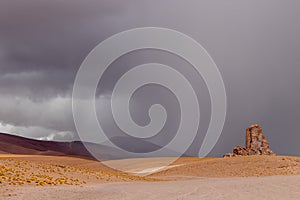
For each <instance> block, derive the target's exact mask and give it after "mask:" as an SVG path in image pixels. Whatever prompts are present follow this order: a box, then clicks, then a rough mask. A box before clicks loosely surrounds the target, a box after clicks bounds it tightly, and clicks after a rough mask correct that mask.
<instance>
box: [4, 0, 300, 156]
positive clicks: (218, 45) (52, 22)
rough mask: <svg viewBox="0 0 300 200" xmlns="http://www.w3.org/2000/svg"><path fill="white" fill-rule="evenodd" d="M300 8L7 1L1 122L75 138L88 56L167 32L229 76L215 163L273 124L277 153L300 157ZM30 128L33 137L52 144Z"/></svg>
mask: <svg viewBox="0 0 300 200" xmlns="http://www.w3.org/2000/svg"><path fill="white" fill-rule="evenodd" d="M299 8H300V2H299V1H292V0H289V1H279V0H278V1H277V0H275V1H274V0H267V1H258V0H257V1H250V0H249V1H238V0H229V1H215V0H213V1H174V0H165V1H159V0H157V1H129V0H126V1H109V0H101V1H96V0H95V1H83V0H82V1H80V0H75V1H74V0H73V1H71V0H66V1H40V0H27V1H21V0H19V1H9V0H3V1H1V2H0V93H1V96H0V101H1V104H0V121H2V122H3V123H6V124H11V125H15V126H17V127H26V126H28V127H41V128H44V129H47V130H51V131H45V137H46V136H49V135H50V136H51V133H52V130H54V131H57V132H62V131H66V132H67V131H71V132H75V130H74V124H73V122H72V115H71V99H70V95H71V92H72V84H73V81H74V77H75V74H76V71H77V69H78V68H79V66H80V64H81V62H82V61H83V59H84V58H85V56H86V55H87V53H88V52H89V51H90V50H92V49H93V48H94V47H95V46H96V45H97V44H98V43H99V42H101V41H103V40H104V39H105V38H107V37H109V36H111V35H112V34H115V33H118V32H120V31H123V30H126V29H130V28H134V27H142V26H159V27H166V28H172V29H175V30H178V31H181V32H183V33H186V34H188V35H189V36H191V37H193V38H194V39H196V40H197V41H198V42H199V43H200V44H202V45H203V46H204V47H205V48H206V49H207V50H208V52H209V53H210V55H211V56H212V57H213V59H214V61H215V62H216V64H217V65H218V67H219V69H220V71H221V73H222V76H223V79H224V82H225V86H226V90H227V97H228V114H227V121H226V123H225V127H224V131H223V133H222V136H221V138H220V140H219V142H218V144H217V145H216V147H215V148H214V150H213V151H212V154H211V155H222V154H223V153H225V152H228V151H231V148H232V147H233V146H235V145H237V144H242V143H243V140H244V129H245V128H246V127H247V126H248V125H250V124H251V123H260V124H261V125H262V126H263V128H264V130H265V133H266V135H267V138H268V140H269V141H270V143H271V145H272V148H273V149H274V151H275V152H278V153H282V154H293V155H299V154H300V149H299V145H298V141H299V139H300V135H299V133H298V124H299V122H298V121H299V117H298V115H299V113H300V106H299V102H300V95H299V92H298V90H299V89H298V87H299V86H298V85H299V83H300V82H299V78H298V77H299V74H300V67H299V65H300V56H299V55H300V40H299V35H300V23H299V17H300V14H299V13H300V12H299ZM150 58H152V57H150ZM150 58H149V57H145V58H143V57H142V56H140V57H139V58H136V59H139V60H145V61H147V62H148V61H149V60H151V59H150ZM131 59H133V58H131ZM165 59H166V58H165ZM163 60H164V59H161V61H163ZM124 62H125V61H124ZM128 62H129V64H130V59H129V60H128ZM170 62H171V61H170ZM120 65H122V64H120ZM199 88H203V85H201V86H200V85H199ZM203 96H205V95H203ZM204 101H205V102H204V103H207V102H206V100H204ZM201 112H202V111H201ZM205 112H206V111H205V109H204V113H205ZM205 114H206V113H205ZM41 116H43V117H41ZM36 119H38V120H36ZM204 126H205V125H204ZM19 130H22V131H24V130H23V129H19ZM30 130H32V131H29V132H26V134H25V135H27V136H30V135H34V136H35V137H42V135H37V134H36V133H33V132H36V131H34V128H31V129H30ZM24 132H25V131H24ZM41 132H42V131H41ZM46 132H47V134H46ZM62 135H65V134H62ZM49 138H51V137H49ZM200 139H201V138H199V139H198V140H196V141H195V144H194V146H193V147H192V148H191V149H190V152H192V153H193V152H195V151H197V149H198V148H199V146H200V142H201V141H200Z"/></svg>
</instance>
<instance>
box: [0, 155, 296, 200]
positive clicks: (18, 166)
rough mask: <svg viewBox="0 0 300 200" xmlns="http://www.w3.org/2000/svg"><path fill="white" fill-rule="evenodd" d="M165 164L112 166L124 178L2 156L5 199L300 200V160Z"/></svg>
mask: <svg viewBox="0 0 300 200" xmlns="http://www.w3.org/2000/svg"><path fill="white" fill-rule="evenodd" d="M164 159H168V158H148V159H127V160H116V161H111V162H116V163H117V164H118V165H119V168H122V167H123V168H124V169H125V168H126V170H127V171H131V172H132V173H122V172H119V171H115V170H112V169H110V168H108V167H106V166H105V165H103V164H101V163H100V162H98V161H93V160H86V159H82V158H74V157H67V156H41V155H12V154H1V155H0V199H33V200H34V199H128V200H129V199H130V200H131V199H137V200H138V199H155V200H157V199H170V200H171V199H243V200H245V199H254V198H256V199H299V198H300V158H299V157H287V156H245V157H234V158H204V159H201V158H180V159H178V160H177V161H176V162H174V163H173V164H172V165H170V166H169V167H167V168H165V169H160V168H159V167H160V166H161V163H162V161H163V160H164ZM140 161H142V162H140ZM158 169H160V170H158ZM155 170H158V171H157V172H155V173H153V174H151V175H148V176H143V175H144V173H145V172H147V171H155Z"/></svg>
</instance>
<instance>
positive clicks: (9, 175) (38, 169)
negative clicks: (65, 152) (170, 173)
mask: <svg viewBox="0 0 300 200" xmlns="http://www.w3.org/2000/svg"><path fill="white" fill-rule="evenodd" d="M27 158H28V160H26V157H21V158H8V157H2V158H0V184H1V185H12V186H23V185H36V186H54V185H82V184H87V183H93V182H115V181H143V180H154V179H151V178H145V177H139V176H134V175H130V174H126V173H122V172H119V171H115V170H110V169H108V168H104V167H99V168H98V169H97V167H95V166H94V168H85V167H84V164H82V165H83V167H74V166H71V165H65V164H58V163H56V162H54V161H53V160H54V159H53V157H52V159H53V160H51V157H49V158H50V160H51V161H50V162H45V161H42V162H41V161H38V160H39V159H38V158H39V157H38V156H37V157H35V160H33V159H32V157H30V156H29V157H27ZM43 158H47V157H46V156H45V157H43ZM64 159H65V160H70V159H71V160H73V159H74V158H68V157H65V158H64ZM40 160H43V159H40ZM58 160H59V159H58ZM74 160H76V159H74ZM81 161H82V162H84V161H85V160H83V159H82V160H81ZM69 162H70V161H69ZM86 162H88V161H86ZM92 162H95V165H97V162H96V161H92ZM98 166H99V165H98Z"/></svg>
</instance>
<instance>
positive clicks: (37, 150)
mask: <svg viewBox="0 0 300 200" xmlns="http://www.w3.org/2000/svg"><path fill="white" fill-rule="evenodd" d="M111 141H112V142H114V143H115V144H117V146H119V147H122V148H125V149H128V150H130V151H132V152H137V153H139V152H151V151H153V150H154V151H155V150H157V149H160V147H159V146H158V145H155V144H153V143H151V142H146V141H143V142H141V141H138V140H129V139H128V138H126V137H115V138H111ZM87 149H88V150H90V151H92V152H93V155H92V154H91V153H90V152H89V151H88V150H87ZM168 152H169V153H168ZM1 153H10V154H29V155H54V156H60V155H61V156H74V157H83V158H88V159H95V158H94V156H96V158H101V160H103V161H104V160H114V159H123V158H128V157H126V155H124V153H122V151H119V150H118V149H117V148H114V147H110V146H109V145H108V143H107V142H104V143H102V144H95V143H90V142H81V141H73V142H58V141H44V140H35V139H30V138H25V137H21V136H16V135H11V134H7V133H0V154H1ZM168 155H176V153H175V152H174V151H172V150H169V151H167V153H166V155H164V156H163V157H168Z"/></svg>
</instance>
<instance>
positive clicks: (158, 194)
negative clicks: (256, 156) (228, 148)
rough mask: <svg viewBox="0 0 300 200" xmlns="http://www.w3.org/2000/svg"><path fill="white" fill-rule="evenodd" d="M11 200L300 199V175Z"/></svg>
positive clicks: (17, 195)
mask: <svg viewBox="0 0 300 200" xmlns="http://www.w3.org/2000/svg"><path fill="white" fill-rule="evenodd" d="M10 194H11V196H10V197H8V196H7V197H6V198H2V199H5V200H6V199H7V200H21V199H31V200H40V199H62V200H64V199H76V200H77V199H88V200H94V199H95V200H96V199H101V200H141V199H143V200H145V199H149V200H151V199H153V200H160V199H162V200H174V199H178V200H183V199H187V200H200V199H201V200H209V199H213V200H218V199H220V200H233V199H234V200H248V199H249V200H252V199H259V200H264V199H268V200H281V199H282V200H296V199H297V200H298V199H299V197H300V176H299V175H297V176H271V177H251V178H198V179H197V178H195V179H193V180H185V181H169V182H131V183H106V184H93V185H84V186H76V187H75V186H61V187H43V188H42V187H39V188H37V187H28V186H26V187H19V188H15V189H14V191H10Z"/></svg>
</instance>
